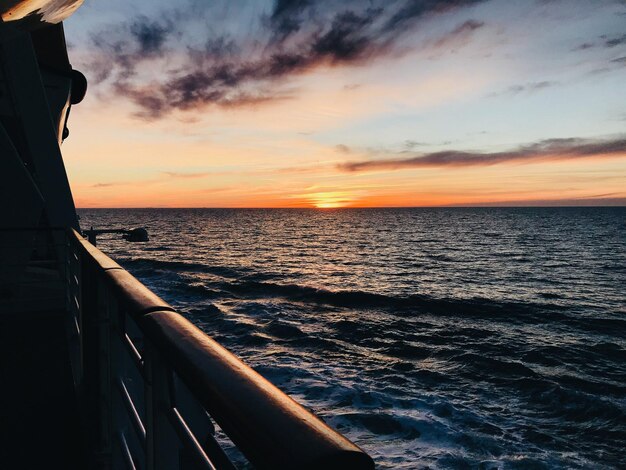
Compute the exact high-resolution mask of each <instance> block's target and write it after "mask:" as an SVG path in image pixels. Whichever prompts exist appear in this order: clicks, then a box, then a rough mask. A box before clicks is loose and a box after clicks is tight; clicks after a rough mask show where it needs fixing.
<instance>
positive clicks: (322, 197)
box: [305, 191, 355, 209]
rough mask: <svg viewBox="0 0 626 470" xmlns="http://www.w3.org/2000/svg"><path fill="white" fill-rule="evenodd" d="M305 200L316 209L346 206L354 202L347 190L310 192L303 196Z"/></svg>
mask: <svg viewBox="0 0 626 470" xmlns="http://www.w3.org/2000/svg"><path fill="white" fill-rule="evenodd" d="M305 198H306V200H307V202H308V203H309V204H310V205H311V206H313V207H316V208H318V209H333V208H338V207H346V206H349V205H351V204H353V203H354V201H355V198H354V195H353V194H352V193H349V192H347V191H329V192H322V193H311V194H307V195H306V196H305Z"/></svg>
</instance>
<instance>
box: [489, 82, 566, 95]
mask: <svg viewBox="0 0 626 470" xmlns="http://www.w3.org/2000/svg"><path fill="white" fill-rule="evenodd" d="M557 85H559V82H554V81H550V80H543V81H540V82H529V83H523V84H517V85H511V86H510V87H508V88H507V89H505V90H504V91H501V92H498V93H492V94H490V95H489V96H501V95H518V94H520V93H532V92H535V91H540V90H543V89H546V88H550V87H554V86H557Z"/></svg>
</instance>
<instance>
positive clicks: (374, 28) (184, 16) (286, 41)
mask: <svg viewBox="0 0 626 470" xmlns="http://www.w3.org/2000/svg"><path fill="white" fill-rule="evenodd" d="M480 1H485V0H471V1H470V0H467V1H461V0H420V1H406V0H391V1H389V0H387V1H383V0H371V1H369V2H361V1H356V0H346V1H344V2H334V1H330V0H321V1H316V2H313V1H311V0H277V1H276V2H275V3H274V6H273V8H272V10H271V11H270V12H268V13H267V14H265V16H263V17H261V18H259V19H258V28H259V29H258V30H251V31H250V32H249V36H250V37H246V38H244V39H242V38H239V42H238V41H237V40H236V39H234V38H232V37H230V36H228V35H227V34H224V35H219V34H215V33H214V29H215V30H217V29H219V25H215V28H213V27H211V28H210V30H211V31H209V30H207V29H206V28H205V29H204V30H203V31H199V30H197V28H196V29H193V28H192V30H193V31H194V33H191V32H187V29H188V28H187V24H188V23H189V22H190V21H193V19H190V18H192V17H193V15H192V14H190V13H189V12H185V11H184V8H183V7H181V6H179V7H178V10H177V11H175V12H169V13H168V14H161V15H160V16H159V18H174V19H176V20H174V19H172V20H169V21H165V20H163V19H159V20H153V19H150V18H147V17H145V16H141V17H138V18H136V19H134V20H132V21H131V22H129V23H128V24H124V25H121V26H115V27H112V28H109V29H107V30H104V31H100V32H98V33H96V34H94V35H93V36H92V39H93V44H94V45H95V46H96V52H97V53H96V54H94V56H95V57H96V59H95V60H94V61H93V62H92V63H91V64H90V65H89V67H88V68H89V70H88V72H90V73H89V75H90V78H92V79H94V78H95V81H96V82H106V83H108V84H109V85H110V87H111V89H112V90H113V91H114V92H115V93H117V94H118V95H121V96H124V97H126V98H128V99H130V100H131V101H132V102H134V103H135V104H136V105H137V107H138V109H139V113H138V115H140V116H141V117H143V118H146V119H155V118H159V117H161V116H164V115H165V114H167V113H168V112H170V111H172V110H190V109H196V108H201V107H204V106H206V105H211V104H212V105H218V106H223V107H236V106H251V105H259V104H264V103H267V102H271V101H275V100H282V99H286V98H288V97H289V94H288V93H285V92H284V91H282V88H281V84H282V83H283V82H284V81H285V80H287V79H288V78H290V77H293V76H295V75H298V74H302V73H306V72H307V71H309V70H311V69H313V68H315V67H319V66H329V67H331V66H332V67H337V66H343V65H359V64H363V63H366V62H367V61H370V60H374V59H376V58H380V57H384V56H386V55H388V54H390V53H391V52H392V51H393V48H394V46H395V45H396V43H397V42H398V40H399V39H400V38H401V37H403V35H404V34H406V33H408V32H410V31H412V30H413V28H415V26H416V21H417V20H418V19H419V18H421V17H424V16H426V15H433V14H438V13H442V12H446V11H450V10H453V9H457V8H461V7H464V6H468V5H472V4H475V3H479V2H480ZM189 8H191V4H189ZM196 8H197V6H196ZM205 8H208V7H205ZM174 25H176V27H175V26H174ZM482 25H483V24H482V23H481V22H478V21H475V20H470V21H466V22H464V23H461V24H460V25H459V26H458V27H456V28H455V29H454V30H452V31H451V32H450V33H449V34H447V35H444V36H443V37H442V38H440V39H439V40H438V41H439V42H441V44H445V43H446V41H449V40H450V39H451V38H455V37H467V36H468V35H469V34H471V33H472V32H473V31H475V30H476V29H478V28H480V27H481V26H482ZM196 26H197V25H196ZM198 34H206V36H207V37H206V38H205V40H204V44H203V45H202V46H199V45H198V44H199V43H202V40H200V41H199V38H198ZM112 38H115V39H112ZM435 47H437V44H435ZM170 52H172V54H169V53H170ZM174 52H175V53H174ZM168 54H169V55H171V56H172V57H173V58H174V59H173V62H175V63H176V65H175V66H172V67H171V68H164V67H162V68H161V69H160V70H159V73H158V74H152V75H151V76H148V77H146V76H145V75H146V74H148V72H147V71H149V70H150V67H147V65H148V64H150V63H151V62H154V64H153V67H154V68H156V67H157V66H158V65H162V62H163V60H161V59H163V58H164V57H165V58H167V57H169V55H168ZM159 61H160V62H159ZM176 61H178V62H176ZM142 73H143V74H144V76H142V77H139V75H141V74H142Z"/></svg>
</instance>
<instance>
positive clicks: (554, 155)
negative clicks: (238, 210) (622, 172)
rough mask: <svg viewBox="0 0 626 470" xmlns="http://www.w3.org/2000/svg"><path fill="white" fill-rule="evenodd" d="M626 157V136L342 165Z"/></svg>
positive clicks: (392, 166) (361, 167)
mask: <svg viewBox="0 0 626 470" xmlns="http://www.w3.org/2000/svg"><path fill="white" fill-rule="evenodd" d="M607 156H626V137H620V138H616V139H609V140H591V139H579V138H569V139H548V140H542V141H539V142H535V143H532V144H528V145H522V146H520V147H518V148H516V149H512V150H509V151H504V152H492V153H483V152H466V151H459V150H451V151H441V152H432V153H421V154H416V155H414V156H412V157H410V158H395V159H394V158H390V159H389V158H387V159H377V160H364V161H357V162H349V163H343V164H340V165H338V168H339V169H340V170H343V171H349V172H357V171H370V170H400V169H413V168H433V167H467V166H490V165H498V164H502V163H525V162H530V161H537V160H574V159H578V158H588V157H607Z"/></svg>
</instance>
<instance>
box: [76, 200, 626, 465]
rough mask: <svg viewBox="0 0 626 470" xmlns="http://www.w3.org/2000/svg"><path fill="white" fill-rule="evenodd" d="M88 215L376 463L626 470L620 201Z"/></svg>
mask: <svg viewBox="0 0 626 470" xmlns="http://www.w3.org/2000/svg"><path fill="white" fill-rule="evenodd" d="M79 214H80V217H81V225H82V228H83V229H86V228H89V227H91V226H93V227H94V228H133V227H145V228H146V229H147V230H148V232H149V235H150V241H149V242H148V243H129V242H126V241H124V240H121V239H119V238H117V237H118V236H108V237H107V236H104V235H103V236H100V237H99V239H98V246H99V248H100V249H101V250H103V251H104V252H105V253H107V254H109V255H110V256H111V257H113V258H114V259H115V260H117V261H118V262H119V263H120V264H121V265H122V266H123V267H125V268H126V269H127V270H129V271H130V272H131V273H132V274H133V275H134V276H136V277H137V278H138V279H139V280H141V281H142V282H143V283H145V284H146V285H147V286H148V287H150V288H151V289H153V290H154V291H155V292H156V293H157V294H159V295H160V296H161V297H162V298H163V299H165V300H166V301H167V302H169V303H170V304H171V305H173V306H174V307H176V308H177V309H178V311H179V312H180V313H182V314H183V315H184V316H185V317H187V318H188V319H189V320H190V321H192V322H193V323H194V324H195V325H197V326H198V327H199V328H201V329H202V330H203V331H205V332H206V333H207V334H208V335H210V336H211V337H213V338H214V339H216V340H217V341H219V342H220V343H221V344H222V345H224V346H225V347H227V348H228V349H230V350H231V351H232V352H233V353H235V354H236V355H237V356H239V357H241V358H242V359H243V360H244V361H246V362H247V363H248V364H250V365H251V366H252V367H253V368H254V369H256V370H257V371H258V372H260V373H261V374H262V375H264V376H265V377H266V378H268V379H269V380H270V381H271V382H273V383H274V384H275V385H277V386H278V387H279V388H281V389H282V390H283V391H285V392H286V393H288V394H289V395H291V396H292V397H294V398H295V399H296V400H297V401H299V402H300V403H302V404H303V405H304V406H306V407H308V408H310V409H311V410H313V411H314V412H315V413H316V414H318V415H319V416H320V417H321V418H322V419H324V420H325V421H326V422H327V423H328V424H330V425H331V426H332V427H334V428H335V429H337V430H339V431H340V432H342V433H343V434H345V435H346V436H347V437H348V438H349V439H351V440H352V441H353V442H355V443H356V444H358V445H359V446H360V447H362V448H363V449H364V450H366V451H367V452H368V453H369V454H370V455H371V456H372V457H373V458H374V460H375V461H376V463H377V467H378V468H381V469H385V468H405V469H414V468H433V469H435V468H442V469H447V468H479V469H496V468H498V469H500V468H503V469H509V468H510V469H518V468H519V469H534V468H537V469H543V468H585V469H587V468H593V469H602V468H626V208H624V207H621V208H620V207H617V208H434V209H431V208H416V209H413V208H411V209H319V210H318V209H115V210H113V209H111V210H109V209H98V210H80V211H79Z"/></svg>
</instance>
